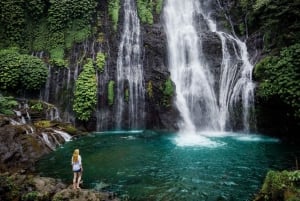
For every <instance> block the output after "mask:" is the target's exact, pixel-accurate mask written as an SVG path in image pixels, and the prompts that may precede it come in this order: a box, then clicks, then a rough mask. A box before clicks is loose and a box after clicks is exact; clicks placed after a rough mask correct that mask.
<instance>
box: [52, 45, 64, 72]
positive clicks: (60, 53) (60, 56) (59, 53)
mask: <svg viewBox="0 0 300 201" xmlns="http://www.w3.org/2000/svg"><path fill="white" fill-rule="evenodd" d="M49 61H50V63H51V64H52V65H55V66H58V67H66V66H67V62H66V61H65V60H64V48H63V47H56V48H54V49H51V50H50V60H49Z"/></svg>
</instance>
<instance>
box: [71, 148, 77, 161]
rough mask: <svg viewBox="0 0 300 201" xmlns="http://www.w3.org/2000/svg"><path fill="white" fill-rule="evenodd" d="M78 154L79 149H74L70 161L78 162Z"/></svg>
mask: <svg viewBox="0 0 300 201" xmlns="http://www.w3.org/2000/svg"><path fill="white" fill-rule="evenodd" d="M78 156H79V149H75V150H74V152H73V157H72V162H74V163H76V162H78Z"/></svg>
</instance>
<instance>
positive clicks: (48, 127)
mask: <svg viewBox="0 0 300 201" xmlns="http://www.w3.org/2000/svg"><path fill="white" fill-rule="evenodd" d="M18 119H20V116H18V115H12V116H5V115H0V171H1V173H0V200H4V201H10V200H14V201H49V200H52V201H67V200H70V201H71V200H72V201H86V200H90V201H118V200H119V199H118V198H116V196H115V195H114V194H113V193H110V192H101V191H98V190H92V189H80V190H74V189H73V188H72V185H68V184H65V183H63V182H62V181H61V180H59V179H54V178H49V177H41V176H39V175H38V174H37V173H36V172H35V163H36V162H37V161H38V160H39V159H40V158H41V157H42V156H44V155H45V154H49V153H51V152H52V151H53V150H55V148H56V147H58V146H60V145H62V144H63V143H65V142H66V141H68V140H70V139H71V138H73V137H77V136H78V135H84V132H82V131H79V130H77V129H75V128H73V127H72V126H71V125H70V124H67V123H63V122H59V121H50V120H39V121H35V122H34V123H28V124H27V123H24V122H23V123H22V122H21V121H19V120H18ZM67 131H69V132H67Z"/></svg>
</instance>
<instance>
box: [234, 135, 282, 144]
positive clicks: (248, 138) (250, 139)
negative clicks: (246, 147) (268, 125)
mask: <svg viewBox="0 0 300 201" xmlns="http://www.w3.org/2000/svg"><path fill="white" fill-rule="evenodd" d="M234 139H236V140H239V141H247V142H279V141H280V140H279V139H277V138H272V137H266V136H262V135H257V134H247V135H246V134H244V135H239V136H236V137H235V138H234Z"/></svg>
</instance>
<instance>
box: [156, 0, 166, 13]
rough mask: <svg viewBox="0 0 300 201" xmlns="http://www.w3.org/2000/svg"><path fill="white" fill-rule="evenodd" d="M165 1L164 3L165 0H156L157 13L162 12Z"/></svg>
mask: <svg viewBox="0 0 300 201" xmlns="http://www.w3.org/2000/svg"><path fill="white" fill-rule="evenodd" d="M163 3H164V1H163V0H156V8H155V11H156V14H160V13H161V10H162V8H163Z"/></svg>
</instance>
